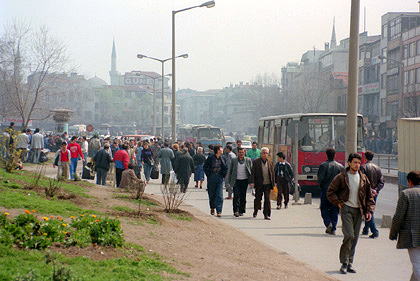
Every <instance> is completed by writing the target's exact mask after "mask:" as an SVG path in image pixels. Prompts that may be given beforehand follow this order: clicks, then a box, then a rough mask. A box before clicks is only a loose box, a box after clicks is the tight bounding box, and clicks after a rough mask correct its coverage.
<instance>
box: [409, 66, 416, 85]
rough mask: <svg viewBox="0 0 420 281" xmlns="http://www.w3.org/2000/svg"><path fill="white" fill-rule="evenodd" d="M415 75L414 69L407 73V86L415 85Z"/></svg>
mask: <svg viewBox="0 0 420 281" xmlns="http://www.w3.org/2000/svg"><path fill="white" fill-rule="evenodd" d="M414 75H415V73H414V69H412V70H410V71H409V72H408V77H409V78H408V80H409V83H408V84H414V83H416V80H415V76H414Z"/></svg>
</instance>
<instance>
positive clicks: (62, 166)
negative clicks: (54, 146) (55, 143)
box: [53, 142, 71, 180]
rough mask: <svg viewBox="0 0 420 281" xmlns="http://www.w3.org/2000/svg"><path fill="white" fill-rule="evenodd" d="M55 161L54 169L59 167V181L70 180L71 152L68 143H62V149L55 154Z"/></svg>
mask: <svg viewBox="0 0 420 281" xmlns="http://www.w3.org/2000/svg"><path fill="white" fill-rule="evenodd" d="M54 159H55V160H54V163H53V167H56V166H57V167H58V169H57V180H68V179H69V166H70V159H71V152H70V150H68V149H67V143H65V142H62V143H61V147H60V149H59V150H57V152H56V153H55V158H54Z"/></svg>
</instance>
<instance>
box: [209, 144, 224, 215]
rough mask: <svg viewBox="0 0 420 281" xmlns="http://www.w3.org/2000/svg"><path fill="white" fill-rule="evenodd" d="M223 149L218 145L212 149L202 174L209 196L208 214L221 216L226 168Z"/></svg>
mask: <svg viewBox="0 0 420 281" xmlns="http://www.w3.org/2000/svg"><path fill="white" fill-rule="evenodd" d="M222 154H223V148H222V147H221V146H220V145H215V146H214V147H213V153H212V154H211V155H209V157H207V159H206V161H205V162H204V173H205V174H206V177H207V192H208V195H209V204H210V214H211V215H214V214H215V213H214V211H215V210H216V213H217V217H221V216H222V209H223V179H224V178H225V176H226V174H227V166H226V163H225V160H224V159H223V158H222Z"/></svg>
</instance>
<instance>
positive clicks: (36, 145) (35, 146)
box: [31, 128, 44, 164]
mask: <svg viewBox="0 0 420 281" xmlns="http://www.w3.org/2000/svg"><path fill="white" fill-rule="evenodd" d="M43 148H44V136H43V135H42V134H41V133H40V132H39V128H36V129H35V132H34V134H33V136H32V142H31V150H32V163H35V164H38V163H39V157H40V156H41V150H42V149H43Z"/></svg>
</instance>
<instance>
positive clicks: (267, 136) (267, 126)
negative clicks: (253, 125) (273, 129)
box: [263, 120, 270, 143]
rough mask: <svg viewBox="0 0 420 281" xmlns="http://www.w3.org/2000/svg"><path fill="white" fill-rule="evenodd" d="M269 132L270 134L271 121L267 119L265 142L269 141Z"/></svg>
mask: <svg viewBox="0 0 420 281" xmlns="http://www.w3.org/2000/svg"><path fill="white" fill-rule="evenodd" d="M269 134H270V121H268V120H266V121H264V132H263V143H268V142H269V140H268V138H269Z"/></svg>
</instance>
